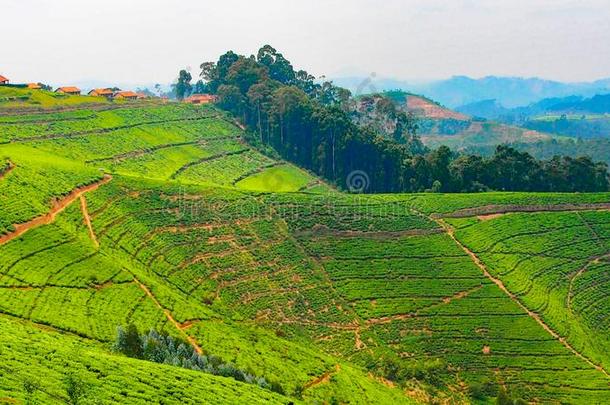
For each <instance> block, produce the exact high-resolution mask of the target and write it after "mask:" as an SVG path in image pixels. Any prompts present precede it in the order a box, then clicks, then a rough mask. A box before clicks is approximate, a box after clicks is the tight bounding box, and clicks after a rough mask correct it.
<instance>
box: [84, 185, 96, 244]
mask: <svg viewBox="0 0 610 405" xmlns="http://www.w3.org/2000/svg"><path fill="white" fill-rule="evenodd" d="M80 209H81V211H82V212H83V219H84V220H85V224H86V225H87V229H88V230H89V237H90V238H91V240H92V241H93V244H94V245H95V247H96V248H99V247H100V244H99V242H98V241H97V238H96V237H95V232H94V231H93V226H92V225H91V217H90V216H89V211H87V200H86V199H85V196H84V195H82V194H81V196H80Z"/></svg>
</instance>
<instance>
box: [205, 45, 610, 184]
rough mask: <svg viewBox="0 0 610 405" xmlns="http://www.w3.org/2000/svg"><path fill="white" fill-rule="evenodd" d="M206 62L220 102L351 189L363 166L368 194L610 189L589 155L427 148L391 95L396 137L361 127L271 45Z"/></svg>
mask: <svg viewBox="0 0 610 405" xmlns="http://www.w3.org/2000/svg"><path fill="white" fill-rule="evenodd" d="M201 68H202V72H201V77H202V78H203V79H204V80H205V81H206V86H207V88H208V90H209V91H211V92H214V93H216V94H217V95H218V96H219V105H220V106H221V107H223V108H224V109H226V110H229V111H231V112H232V113H233V114H235V115H236V116H237V117H239V118H240V119H241V120H242V121H243V122H244V123H245V124H246V125H247V126H248V127H249V128H250V129H251V130H252V132H254V133H256V134H257V139H256V140H255V141H256V142H257V143H260V144H261V145H270V146H272V147H273V148H274V149H275V150H276V151H277V152H278V153H279V154H280V155H281V156H282V157H283V158H285V159H288V160H290V161H292V162H295V163H297V164H298V165H300V166H302V167H305V168H307V169H309V170H312V171H314V172H315V173H317V174H319V175H321V176H323V177H325V178H327V179H329V180H331V181H332V182H334V183H336V184H338V185H339V186H340V187H344V188H349V186H350V185H349V184H348V183H349V182H348V177H349V174H350V173H352V172H354V171H362V172H365V173H366V175H367V176H368V179H367V181H366V183H367V184H366V187H365V188H362V189H361V190H360V191H369V192H404V191H426V190H429V191H474V190H485V189H493V190H525V191H530V190H537V191H599V190H607V189H608V175H607V170H606V166H605V165H604V164H601V163H594V162H592V161H591V160H590V159H586V158H582V159H578V160H576V161H574V160H568V159H566V158H556V159H553V160H551V161H548V162H541V161H537V160H536V159H534V158H533V157H531V156H530V155H528V154H524V153H518V152H517V151H515V150H512V149H510V148H507V147H500V148H498V150H497V152H496V155H494V157H492V158H491V159H482V158H480V157H478V156H465V157H459V156H458V155H457V154H454V153H452V152H451V151H450V150H448V149H447V148H439V149H438V150H436V151H432V152H429V153H424V152H425V148H423V147H422V146H421V142H419V140H418V139H417V136H416V134H415V133H414V132H415V131H414V130H415V129H416V127H415V126H414V125H412V123H411V122H410V120H409V117H407V116H406V115H404V114H398V113H397V112H396V109H395V108H393V107H392V105H391V103H392V101H391V100H389V99H388V100H387V102H384V103H383V104H382V105H381V106H379V105H378V107H379V108H377V109H376V112H382V113H385V114H386V115H388V116H390V117H392V119H393V128H394V131H393V136H392V137H390V138H388V137H387V136H384V135H383V134H382V133H379V132H378V131H376V130H375V127H374V126H371V125H365V126H362V125H357V124H356V123H354V120H353V119H352V118H353V117H352V116H351V114H350V113H351V110H350V108H349V105H350V97H351V95H350V93H349V92H348V91H347V90H345V89H342V88H339V87H336V86H334V85H333V84H332V83H330V82H324V83H322V84H320V83H317V82H316V81H315V78H314V77H313V76H311V75H310V74H308V73H307V72H305V71H302V70H299V71H295V70H294V68H293V67H292V65H291V64H290V62H289V61H288V60H286V58H285V57H284V56H283V55H282V54H281V53H279V52H277V51H276V50H275V49H274V48H272V47H270V46H268V45H266V46H264V47H263V48H261V49H260V50H259V51H258V54H257V55H256V56H254V55H252V56H250V57H245V56H242V55H237V54H235V53H234V52H232V51H229V52H227V53H226V54H224V55H222V56H221V57H220V59H219V60H218V62H216V63H214V62H206V63H204V64H202V65H201ZM583 177H584V178H587V179H589V181H585V182H582V181H581V179H582V178H583Z"/></svg>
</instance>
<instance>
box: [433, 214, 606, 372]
mask: <svg viewBox="0 0 610 405" xmlns="http://www.w3.org/2000/svg"><path fill="white" fill-rule="evenodd" d="M434 221H436V223H438V224H439V225H440V226H442V227H443V228H444V229H445V231H446V232H447V235H449V237H450V238H451V239H452V240H453V241H454V242H455V244H456V245H458V246H459V247H460V248H461V249H462V250H463V251H464V252H465V253H466V254H467V255H468V256H470V258H471V259H472V261H473V262H474V264H475V265H476V266H477V267H478V268H479V269H481V271H482V272H483V274H484V275H485V277H487V278H488V279H489V280H491V281H492V282H493V283H494V284H496V285H497V286H498V287H499V288H500V290H502V291H503V292H504V293H505V294H506V295H508V297H509V298H510V299H511V300H513V302H514V303H516V304H517V305H518V306H519V307H520V308H521V309H522V310H524V311H525V312H526V313H527V314H528V315H529V316H530V317H531V318H532V319H534V320H535V321H536V322H537V323H538V324H539V325H540V326H541V327H542V328H543V329H544V330H545V331H547V332H548V333H549V334H550V335H551V336H553V337H554V338H555V339H557V340H559V342H560V343H561V344H562V345H563V346H564V347H566V348H567V349H568V350H569V351H571V352H572V353H573V354H574V355H576V356H577V357H578V358H580V359H581V360H583V361H585V362H586V363H587V364H589V365H590V366H592V367H593V368H595V369H596V370H598V371H600V372H602V373H603V374H604V375H605V376H606V377H608V378H610V374H608V372H607V371H606V370H605V369H604V368H603V367H601V366H599V365H597V364H595V363H593V362H592V361H591V360H590V359H589V358H588V357H586V356H585V355H583V354H582V353H580V352H579V351H578V350H576V349H575V348H574V347H573V346H572V345H570V344H569V343H568V342H567V341H566V339H565V338H564V337H562V336H559V334H557V332H555V331H554V330H553V329H551V327H550V326H548V325H547V324H546V323H545V322H544V321H543V320H542V318H541V317H540V315H538V314H537V313H535V312H533V311H532V310H530V309H529V308H527V307H526V306H525V305H524V304H523V303H522V302H521V301H520V300H519V299H518V298H517V296H516V295H515V294H513V293H512V292H510V291H509V290H508V288H506V286H505V285H504V283H503V282H502V280H500V279H498V278H495V277H494V276H492V275H491V273H489V271H488V270H487V267H486V266H485V264H483V262H482V261H481V259H479V257H478V256H477V255H476V254H475V253H474V252H473V251H471V250H470V249H469V248H468V247H466V246H465V245H464V244H462V242H460V241H459V240H458V239H457V238H456V236H455V234H454V229H453V228H452V227H451V226H450V225H449V224H447V223H446V222H445V221H443V220H442V219H440V218H434Z"/></svg>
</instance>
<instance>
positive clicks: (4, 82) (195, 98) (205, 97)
mask: <svg viewBox="0 0 610 405" xmlns="http://www.w3.org/2000/svg"><path fill="white" fill-rule="evenodd" d="M0 86H10V87H16V88H27V89H30V90H46V91H54V92H55V93H59V94H65V95H70V96H80V95H81V93H82V90H81V89H80V88H78V87H76V86H60V87H57V88H56V89H55V90H53V88H52V87H51V86H48V85H45V84H42V83H35V82H32V83H19V84H12V83H10V80H9V79H8V78H7V77H5V76H3V75H1V74H0ZM87 96H91V97H104V98H106V99H108V100H128V101H129V100H146V99H153V98H157V99H161V100H164V101H167V100H168V97H167V96H157V95H155V94H153V93H152V92H151V91H149V90H148V89H146V90H144V91H132V90H121V89H120V88H118V87H107V88H96V89H91V90H90V91H89V92H88V93H87ZM215 101H216V96H215V95H212V94H192V95H190V96H189V97H186V98H184V99H183V100H182V102H185V103H189V104H208V103H213V102H215Z"/></svg>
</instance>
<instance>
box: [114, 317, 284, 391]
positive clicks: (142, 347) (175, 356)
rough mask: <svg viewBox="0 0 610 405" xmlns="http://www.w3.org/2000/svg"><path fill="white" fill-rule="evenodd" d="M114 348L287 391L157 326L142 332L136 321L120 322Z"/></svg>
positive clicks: (163, 362)
mask: <svg viewBox="0 0 610 405" xmlns="http://www.w3.org/2000/svg"><path fill="white" fill-rule="evenodd" d="M113 348H114V350H115V351H117V352H119V353H122V354H124V355H126V356H128V357H133V358H136V359H141V360H147V361H154V362H155V363H162V364H169V365H172V366H176V367H182V368H187V369H189V370H196V371H202V372H204V373H208V374H213V375H218V376H223V377H231V378H233V379H235V380H237V381H242V382H245V383H248V384H255V385H258V386H259V387H261V388H265V389H268V390H271V391H274V392H277V393H279V394H282V395H283V394H284V389H283V388H282V386H281V385H280V384H278V383H275V382H272V383H270V382H268V381H267V380H266V379H265V378H264V377H257V376H256V375H255V374H254V373H252V372H248V371H245V370H241V369H239V368H237V367H235V366H234V365H232V364H231V363H226V362H224V361H223V360H222V359H221V358H220V357H217V356H211V355H210V356H206V355H203V354H199V353H197V351H195V349H194V348H193V347H192V346H191V345H190V344H188V343H186V342H184V341H181V340H180V339H176V338H173V337H171V336H169V335H165V334H160V333H159V332H157V331H155V330H153V329H151V330H150V331H149V332H148V333H145V334H142V335H140V333H139V332H138V329H137V327H136V326H135V325H133V324H130V325H128V326H127V328H123V327H122V326H119V327H118V328H117V337H116V341H115V343H114V346H113Z"/></svg>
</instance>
